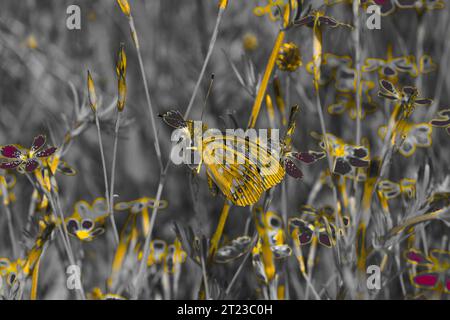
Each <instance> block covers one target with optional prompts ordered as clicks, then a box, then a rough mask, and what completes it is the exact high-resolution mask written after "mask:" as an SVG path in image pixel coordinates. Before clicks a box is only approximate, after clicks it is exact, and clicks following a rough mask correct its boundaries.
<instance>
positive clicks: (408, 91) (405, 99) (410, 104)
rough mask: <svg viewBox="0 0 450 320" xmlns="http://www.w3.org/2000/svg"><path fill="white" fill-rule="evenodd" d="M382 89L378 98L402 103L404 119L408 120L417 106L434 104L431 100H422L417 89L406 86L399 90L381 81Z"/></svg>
mask: <svg viewBox="0 0 450 320" xmlns="http://www.w3.org/2000/svg"><path fill="white" fill-rule="evenodd" d="M380 88H381V90H380V91H379V92H378V96H379V97H382V98H385V99H388V100H392V101H396V102H398V103H400V104H401V106H402V109H403V117H404V118H408V117H409V116H410V115H411V113H412V112H413V111H414V109H415V107H416V106H425V107H428V106H430V105H431V103H432V102H433V100H431V99H426V98H420V97H419V91H418V90H417V88H415V87H410V86H405V87H403V88H402V90H399V89H397V88H396V87H395V86H394V85H393V84H392V82H390V81H388V80H384V79H383V80H380Z"/></svg>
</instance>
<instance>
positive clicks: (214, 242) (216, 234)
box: [208, 200, 231, 260]
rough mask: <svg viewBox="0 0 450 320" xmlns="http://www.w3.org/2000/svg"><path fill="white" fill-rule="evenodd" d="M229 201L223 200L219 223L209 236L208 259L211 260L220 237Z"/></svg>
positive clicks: (229, 205)
mask: <svg viewBox="0 0 450 320" xmlns="http://www.w3.org/2000/svg"><path fill="white" fill-rule="evenodd" d="M230 207H231V203H230V202H229V201H228V200H225V203H224V205H223V208H222V212H221V213H220V217H219V223H218V224H217V228H216V231H215V232H214V235H213V237H212V238H211V247H210V249H209V258H208V260H212V258H213V257H214V254H215V253H216V251H217V249H218V247H219V242H220V238H221V236H222V233H223V229H224V227H225V223H226V222H227V218H228V214H229V213H230Z"/></svg>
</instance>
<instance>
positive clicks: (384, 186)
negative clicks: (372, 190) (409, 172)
mask: <svg viewBox="0 0 450 320" xmlns="http://www.w3.org/2000/svg"><path fill="white" fill-rule="evenodd" d="M378 190H379V191H381V193H382V194H383V196H384V197H386V199H394V198H396V197H398V196H399V195H400V194H406V196H407V197H408V198H409V199H413V198H414V197H415V195H416V180H414V179H408V178H405V179H401V180H400V182H399V183H395V182H392V181H390V180H382V181H380V182H379V183H378Z"/></svg>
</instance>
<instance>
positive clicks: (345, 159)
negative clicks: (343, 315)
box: [311, 132, 370, 175]
mask: <svg viewBox="0 0 450 320" xmlns="http://www.w3.org/2000/svg"><path fill="white" fill-rule="evenodd" d="M311 135H312V136H313V137H314V138H316V139H319V140H320V142H319V146H320V147H321V148H322V149H324V150H326V145H325V139H324V137H323V136H322V135H321V134H318V133H316V132H312V133H311ZM327 140H328V144H329V145H328V152H329V154H330V156H332V157H334V160H333V173H336V174H340V175H347V174H349V173H351V172H352V171H353V168H366V167H368V166H369V164H370V161H369V151H368V149H367V148H366V147H364V146H357V145H352V144H348V143H346V142H345V141H344V140H342V139H340V138H338V137H336V136H334V135H332V134H331V133H327Z"/></svg>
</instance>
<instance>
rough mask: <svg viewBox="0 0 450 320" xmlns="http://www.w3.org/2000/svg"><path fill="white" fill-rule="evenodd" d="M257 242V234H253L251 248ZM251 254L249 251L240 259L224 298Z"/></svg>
mask: <svg viewBox="0 0 450 320" xmlns="http://www.w3.org/2000/svg"><path fill="white" fill-rule="evenodd" d="M257 240H258V233H257V232H254V234H253V239H252V242H251V244H252V246H251V247H253V246H254V245H255V243H256V241H257ZM251 253H252V251H251V250H249V251H248V252H247V253H246V254H245V256H244V259H242V262H241V264H240V265H239V267H238V269H237V270H236V272H235V274H234V275H233V278H232V279H231V281H230V284H229V285H228V287H227V289H226V290H225V297H227V296H228V295H229V294H230V292H231V288H233V286H234V284H235V282H236V280H237V278H238V276H239V274H240V273H241V271H242V269H243V268H244V265H245V262H246V261H247V259H248V257H250V254H251Z"/></svg>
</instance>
